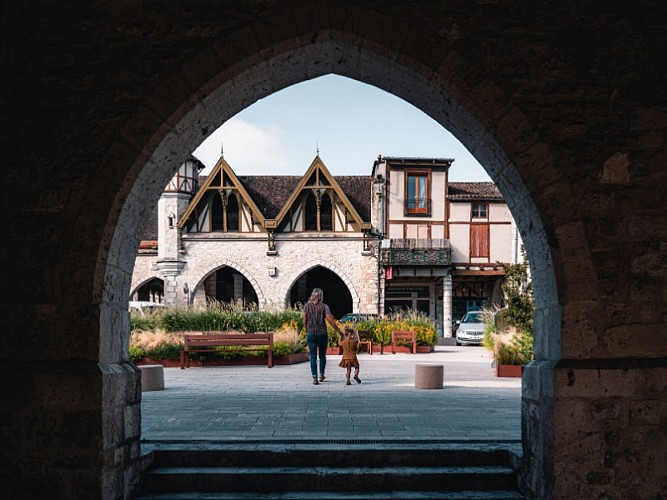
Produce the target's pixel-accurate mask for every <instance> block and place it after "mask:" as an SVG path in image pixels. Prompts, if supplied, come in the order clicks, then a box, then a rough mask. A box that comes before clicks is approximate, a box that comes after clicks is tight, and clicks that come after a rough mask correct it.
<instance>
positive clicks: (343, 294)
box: [287, 265, 359, 318]
mask: <svg viewBox="0 0 667 500" xmlns="http://www.w3.org/2000/svg"><path fill="white" fill-rule="evenodd" d="M350 286H351V284H350V282H349V280H347V282H346V280H345V279H343V278H341V277H340V276H339V275H338V274H337V273H335V272H334V271H331V270H330V269H328V268H327V267H324V266H321V265H318V266H314V267H311V268H310V269H308V270H307V271H304V272H303V273H302V274H301V275H300V276H299V277H298V278H297V279H296V281H295V282H294V284H293V285H292V286H291V288H290V290H289V297H288V301H287V303H288V304H289V305H290V306H291V307H297V306H299V305H300V304H301V305H303V304H305V303H306V302H307V301H308V299H309V298H310V294H311V292H312V291H313V288H321V289H322V291H323V292H324V302H325V303H326V304H327V305H328V306H329V309H330V310H331V314H333V315H334V317H336V318H340V317H341V316H343V315H344V314H347V313H350V312H353V311H352V309H353V306H352V304H353V303H355V301H354V300H353V298H352V293H351V291H350V290H353V289H354V288H350ZM356 298H357V302H358V300H359V299H358V296H357V297H356Z"/></svg>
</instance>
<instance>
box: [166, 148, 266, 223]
mask: <svg viewBox="0 0 667 500" xmlns="http://www.w3.org/2000/svg"><path fill="white" fill-rule="evenodd" d="M218 176H220V182H221V186H213V187H211V186H212V184H213V182H214V180H215V179H216V178H217V177H218ZM225 176H226V177H227V178H229V179H230V180H231V181H232V185H231V186H224V178H225ZM212 189H215V190H219V189H233V190H235V191H236V192H237V193H238V194H239V195H240V197H241V200H239V208H241V207H242V205H243V204H245V205H246V206H247V207H248V208H249V209H250V211H251V212H252V213H253V215H254V221H255V222H256V223H258V224H259V225H260V227H263V226H264V216H263V215H262V213H261V212H260V211H259V208H257V205H255V202H254V201H253V200H252V198H251V197H250V195H249V194H248V192H247V191H246V189H245V188H244V187H243V185H242V184H241V182H240V181H239V179H238V177H236V174H235V173H234V171H233V170H232V167H231V166H230V165H229V163H227V162H226V161H225V159H224V158H220V159H219V160H218V163H216V164H215V167H213V170H212V171H211V173H210V174H209V176H208V177H207V178H206V181H204V184H203V185H202V187H201V188H200V189H199V191H197V193H196V194H195V197H194V198H193V199H192V201H191V202H190V204H189V205H188V208H187V210H186V211H185V213H184V214H183V216H182V217H181V219H180V220H179V221H178V228H179V229H183V227H184V226H185V223H186V222H187V220H188V219H189V218H190V216H191V215H192V213H193V212H195V211H197V206H198V205H199V203H200V202H201V201H202V198H203V197H204V196H206V194H207V193H208V192H209V191H210V190H212ZM198 230H199V228H198Z"/></svg>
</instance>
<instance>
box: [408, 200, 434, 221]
mask: <svg viewBox="0 0 667 500" xmlns="http://www.w3.org/2000/svg"><path fill="white" fill-rule="evenodd" d="M403 215H405V216H406V217H409V216H419V217H430V216H431V198H416V199H415V198H411V199H406V200H405V203H404V205H403Z"/></svg>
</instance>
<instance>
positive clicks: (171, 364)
mask: <svg viewBox="0 0 667 500" xmlns="http://www.w3.org/2000/svg"><path fill="white" fill-rule="evenodd" d="M305 361H308V353H307V352H297V353H295V354H287V355H285V356H274V357H273V364H274V365H293V364H296V363H303V362H305ZM134 364H135V365H137V366H140V365H162V366H164V367H165V368H180V366H181V362H180V361H179V360H178V359H150V358H143V359H141V360H139V361H135V363H134ZM249 365H266V356H243V357H241V358H238V359H220V358H213V359H207V360H205V361H200V360H198V359H191V360H190V367H191V368H193V367H199V368H201V367H203V366H249Z"/></svg>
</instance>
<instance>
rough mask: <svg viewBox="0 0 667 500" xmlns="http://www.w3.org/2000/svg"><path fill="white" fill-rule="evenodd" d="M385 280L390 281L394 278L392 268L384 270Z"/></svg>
mask: <svg viewBox="0 0 667 500" xmlns="http://www.w3.org/2000/svg"><path fill="white" fill-rule="evenodd" d="M384 278H385V279H387V280H390V279H391V278H392V267H391V266H389V267H386V268H385V269H384Z"/></svg>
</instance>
